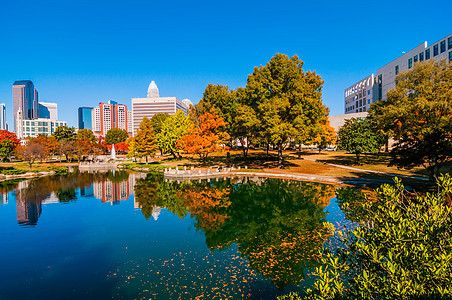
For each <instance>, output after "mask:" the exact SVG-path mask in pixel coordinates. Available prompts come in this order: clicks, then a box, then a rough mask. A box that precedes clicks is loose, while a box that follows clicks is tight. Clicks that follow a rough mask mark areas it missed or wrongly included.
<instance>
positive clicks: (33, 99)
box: [13, 80, 38, 131]
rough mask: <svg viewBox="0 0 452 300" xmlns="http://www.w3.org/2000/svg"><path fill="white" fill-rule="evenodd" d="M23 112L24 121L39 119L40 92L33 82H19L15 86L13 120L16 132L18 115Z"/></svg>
mask: <svg viewBox="0 0 452 300" xmlns="http://www.w3.org/2000/svg"><path fill="white" fill-rule="evenodd" d="M19 109H20V110H21V111H22V114H23V119H24V120H33V119H37V118H38V91H37V90H36V89H35V86H34V85H33V82H31V80H19V81H15V82H14V84H13V119H14V130H15V131H16V115H17V111H18V110H19Z"/></svg>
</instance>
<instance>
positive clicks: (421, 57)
mask: <svg viewBox="0 0 452 300" xmlns="http://www.w3.org/2000/svg"><path fill="white" fill-rule="evenodd" d="M419 61H424V52H421V53H419Z"/></svg>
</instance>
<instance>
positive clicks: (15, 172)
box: [0, 167, 27, 175]
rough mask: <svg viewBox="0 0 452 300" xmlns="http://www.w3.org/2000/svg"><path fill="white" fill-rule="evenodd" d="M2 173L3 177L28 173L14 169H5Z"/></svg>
mask: <svg viewBox="0 0 452 300" xmlns="http://www.w3.org/2000/svg"><path fill="white" fill-rule="evenodd" d="M0 172H1V173H2V174H3V175H20V174H25V173H27V171H24V170H19V169H16V168H14V167H6V168H3V169H2V170H1V171H0Z"/></svg>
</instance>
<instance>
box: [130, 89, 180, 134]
mask: <svg viewBox="0 0 452 300" xmlns="http://www.w3.org/2000/svg"><path fill="white" fill-rule="evenodd" d="M188 109H189V107H187V105H186V103H184V102H182V101H180V100H179V99H177V98H176V97H160V94H159V89H158V88H157V85H156V84H155V82H154V81H152V82H151V83H150V84H149V87H148V94H147V98H132V118H133V121H132V127H133V128H132V130H133V136H135V135H136V134H137V129H138V128H139V127H140V123H141V121H143V118H144V117H147V118H149V119H150V118H152V116H153V115H156V114H158V113H168V114H170V115H174V114H175V113H176V111H178V110H182V111H184V112H185V113H187V112H188Z"/></svg>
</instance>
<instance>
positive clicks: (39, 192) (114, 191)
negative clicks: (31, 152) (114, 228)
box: [2, 171, 145, 225]
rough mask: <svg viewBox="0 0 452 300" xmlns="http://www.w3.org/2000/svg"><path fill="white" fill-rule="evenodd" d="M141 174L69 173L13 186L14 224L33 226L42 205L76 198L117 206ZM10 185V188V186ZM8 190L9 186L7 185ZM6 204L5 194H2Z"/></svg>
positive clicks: (131, 191) (65, 201) (126, 198)
mask: <svg viewBox="0 0 452 300" xmlns="http://www.w3.org/2000/svg"><path fill="white" fill-rule="evenodd" d="M144 176H145V175H144V174H130V176H129V173H127V172H125V171H108V172H107V173H99V172H95V173H88V172H85V173H79V172H74V173H69V174H68V175H62V176H52V177H44V178H39V179H34V180H26V181H20V182H18V183H15V184H14V185H12V186H14V188H15V192H14V193H15V197H16V210H17V222H18V224H20V225H37V223H38V219H39V217H40V216H41V214H42V205H44V204H52V203H71V202H74V201H76V200H77V196H78V195H77V189H80V196H82V197H92V196H94V198H96V199H100V200H101V202H102V203H110V204H112V205H113V204H119V203H120V201H123V200H128V199H129V197H130V195H131V194H133V186H134V185H135V180H136V178H142V177H144ZM10 186H11V185H10ZM8 187H9V186H8ZM5 195H6V202H7V199H8V198H7V197H8V193H7V192H4V194H3V197H2V198H3V199H5Z"/></svg>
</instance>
